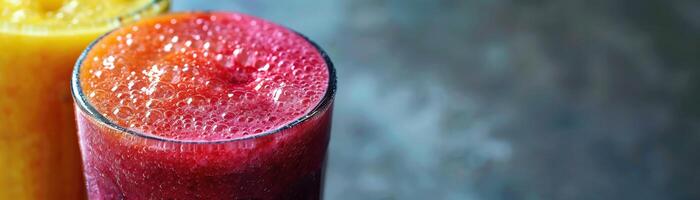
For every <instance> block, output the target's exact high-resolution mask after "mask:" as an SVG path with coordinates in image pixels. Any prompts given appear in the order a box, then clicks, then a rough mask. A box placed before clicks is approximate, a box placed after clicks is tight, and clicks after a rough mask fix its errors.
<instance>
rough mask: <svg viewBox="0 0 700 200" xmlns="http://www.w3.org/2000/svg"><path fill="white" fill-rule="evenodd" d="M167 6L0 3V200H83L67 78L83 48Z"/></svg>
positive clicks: (116, 0)
mask: <svg viewBox="0 0 700 200" xmlns="http://www.w3.org/2000/svg"><path fill="white" fill-rule="evenodd" d="M169 5H170V1H167V0H155V1H154V0H128V1H125V0H109V1H87V0H71V1H0V50H2V53H0V163H2V170H0V199H84V198H85V190H84V189H85V187H84V180H83V175H82V174H83V173H82V170H81V169H82V165H81V162H80V154H79V150H78V142H77V141H78V138H77V134H76V124H75V116H74V115H73V102H72V101H71V95H70V87H69V85H70V73H71V70H72V68H73V65H74V63H75V60H76V59H77V58H78V56H79V55H80V53H81V52H82V51H83V50H84V49H85V47H87V46H88V44H89V43H90V42H91V41H93V40H94V39H96V38H97V37H99V36H100V35H102V34H104V33H105V32H107V31H109V30H111V29H114V28H116V27H118V26H120V25H121V24H124V23H126V22H129V21H133V20H137V19H140V18H144V17H148V16H152V15H156V14H158V13H162V12H165V11H167V10H168V7H169Z"/></svg>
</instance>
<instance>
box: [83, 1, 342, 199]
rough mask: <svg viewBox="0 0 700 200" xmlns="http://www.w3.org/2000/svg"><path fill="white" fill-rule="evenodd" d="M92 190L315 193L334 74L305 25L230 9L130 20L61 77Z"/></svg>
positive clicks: (101, 194)
mask: <svg viewBox="0 0 700 200" xmlns="http://www.w3.org/2000/svg"><path fill="white" fill-rule="evenodd" d="M71 89H72V93H73V98H74V100H75V107H76V109H75V110H76V115H77V121H78V132H79V138H80V149H81V152H82V155H83V163H84V170H85V176H86V182H87V190H88V195H89V197H91V198H95V199H153V198H166V199H188V198H198V199H214V198H216V199H218V198H225V199H233V198H242V199H320V198H321V195H322V191H323V179H324V170H325V162H326V154H327V147H328V142H329V138H330V127H331V116H332V109H333V108H332V107H333V99H334V94H335V90H336V76H335V70H334V68H333V65H332V63H331V61H330V59H329V58H328V56H327V55H326V54H325V53H324V52H323V50H322V49H321V48H319V47H318V46H317V45H316V44H314V43H313V42H311V41H310V40H308V39H307V38H306V37H304V36H302V35H300V34H299V33H296V32H294V31H292V30H289V29H287V28H285V27H282V26H279V25H276V24H274V23H271V22H268V21H265V20H262V19H259V18H256V17H252V16H248V15H244V14H238V13H226V12H185V13H173V14H168V15H163V16H159V17H155V18H150V19H146V20H141V21H138V22H136V23H133V24H131V25H128V26H125V27H122V28H119V29H117V30H115V31H113V32H110V33H108V34H106V35H104V36H102V37H101V38H100V39H98V40H97V41H95V42H94V43H93V44H91V45H90V46H89V47H88V49H87V50H85V51H84V52H83V54H82V55H81V57H80V59H79V60H78V62H77V63H76V66H75V68H74V71H73V77H72V81H71Z"/></svg>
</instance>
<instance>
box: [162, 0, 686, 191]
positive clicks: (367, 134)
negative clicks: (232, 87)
mask: <svg viewBox="0 0 700 200" xmlns="http://www.w3.org/2000/svg"><path fill="white" fill-rule="evenodd" d="M174 9H175V10H191V9H214V10H231V11H239V12H244V13H249V14H252V15H257V16H260V17H263V18H266V19H269V20H271V21H274V22H277V23H279V24H282V25H285V26H288V27H291V28H293V29H295V30H297V31H299V32H301V33H303V34H305V35H307V36H309V37H310V38H312V39H313V40H315V41H316V42H318V43H319V44H320V45H321V46H322V47H323V48H325V49H326V51H327V52H328V53H329V54H330V57H331V58H332V60H333V61H334V62H335V65H336V68H337V70H338V75H339V80H338V82H339V89H338V95H337V96H336V104H335V113H334V114H335V115H334V122H333V123H334V124H333V133H332V134H333V137H332V141H331V147H330V162H329V165H328V171H327V182H326V194H325V196H326V199H467V200H471V199H494V200H495V199H498V200H500V199H514V200H518V199H524V200H538V199H563V200H568V199H571V200H574V199H582V200H584V199H585V200H588V199H638V200H644V199H700V120H699V119H700V106H698V105H700V104H699V103H700V98H699V97H700V76H699V75H700V60H699V59H698V58H699V57H700V51H699V50H700V42H699V39H698V38H699V37H698V36H700V2H699V1H694V0H685V1H684V0H580V1H578V0H558V1H554V0H512V1H507V0H463V1H460V0H450V1H447V0H443V1H430V0H424V1H406V0H383V1H371V0H345V1H343V0H323V1H310V0H296V1H279V0H278V1H272V0H228V1H226V0H208V1H185V0H176V1H175V3H174Z"/></svg>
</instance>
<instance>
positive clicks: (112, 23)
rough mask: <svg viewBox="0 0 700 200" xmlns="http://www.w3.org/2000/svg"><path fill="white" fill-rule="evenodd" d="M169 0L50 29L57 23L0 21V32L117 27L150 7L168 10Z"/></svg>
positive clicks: (153, 1)
mask: <svg viewBox="0 0 700 200" xmlns="http://www.w3.org/2000/svg"><path fill="white" fill-rule="evenodd" d="M170 3H171V0H150V1H149V2H148V3H146V4H144V5H142V6H139V7H138V8H137V9H134V10H132V11H131V12H126V13H124V14H119V15H115V16H113V17H109V18H105V19H103V20H98V21H88V22H85V23H78V24H68V25H61V27H60V28H56V29H52V28H54V27H57V26H59V25H57V24H41V23H39V24H22V23H10V22H0V33H21V34H28V35H45V34H49V33H50V34H61V33H71V32H74V31H75V30H74V29H75V28H76V27H80V29H78V31H87V30H95V29H100V28H106V29H107V30H109V29H113V28H116V27H119V25H120V24H122V23H123V22H125V21H129V20H135V19H138V18H139V17H140V15H141V14H144V13H146V12H148V11H149V10H151V9H154V10H159V11H163V10H168V8H169V7H170ZM163 4H164V6H163V7H162V8H161V7H160V6H161V5H163Z"/></svg>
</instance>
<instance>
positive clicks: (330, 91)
mask: <svg viewBox="0 0 700 200" xmlns="http://www.w3.org/2000/svg"><path fill="white" fill-rule="evenodd" d="M182 13H196V12H176V13H174V14H182ZM201 13H210V12H209V11H206V12H201ZM229 13H230V12H229ZM170 14H173V13H170ZM236 14H239V15H245V14H242V13H236ZM255 18H257V17H255ZM265 21H267V20H265ZM270 23H273V24H275V25H277V26H280V27H282V28H285V29H287V30H289V31H291V32H293V33H295V34H296V35H298V36H300V37H301V38H303V39H304V40H305V41H306V42H308V43H309V44H311V45H312V46H313V47H314V48H315V49H316V51H317V52H318V53H319V54H320V55H321V57H322V58H323V60H324V62H325V64H326V67H327V69H328V83H327V87H326V91H325V94H324V95H323V98H321V100H320V101H319V102H318V103H317V104H316V106H314V107H313V109H311V110H310V111H308V112H307V113H306V114H304V115H302V116H301V117H298V118H296V119H294V120H292V121H291V122H288V123H286V124H285V125H283V126H280V127H278V128H276V129H270V130H268V131H265V132H262V133H257V134H252V135H248V136H245V137H237V138H232V139H224V140H212V141H204V140H202V141H198V140H177V139H171V138H166V137H159V136H156V135H153V134H146V133H143V132H141V131H136V130H132V129H129V128H125V127H123V126H121V125H118V124H116V123H114V122H112V121H111V120H109V119H108V118H107V117H105V116H104V115H102V114H101V113H100V112H99V111H97V109H96V108H95V107H94V106H93V105H92V104H91V103H90V102H89V101H88V100H87V98H85V94H84V93H83V89H82V86H81V84H80V68H81V67H82V63H83V61H84V60H85V59H86V57H87V54H88V52H90V50H92V48H93V47H94V46H95V45H96V44H97V43H98V42H99V41H101V40H102V39H103V38H104V37H105V36H107V35H109V34H111V33H112V32H114V30H112V31H109V32H107V33H105V34H103V35H101V36H100V37H98V38H97V39H95V40H94V41H93V42H92V43H90V45H88V46H87V48H85V50H83V52H82V53H81V54H80V56H79V57H78V60H77V61H76V63H75V65H74V66H73V72H72V73H71V84H70V87H71V96H72V97H73V101H74V102H75V104H76V105H77V107H78V108H79V109H80V111H81V112H82V113H85V114H87V116H88V117H89V118H92V119H94V121H96V122H98V123H100V124H102V125H104V126H106V127H108V128H111V129H114V130H116V131H118V132H121V133H126V134H129V135H132V136H135V137H139V138H143V139H147V140H156V141H159V142H171V143H181V144H224V143H232V142H239V141H248V140H253V139H256V138H261V137H265V136H269V135H274V134H276V133H279V132H282V131H284V130H287V129H290V128H293V127H295V126H297V125H300V124H302V123H304V122H306V121H308V120H309V119H311V118H313V117H315V116H318V115H320V114H322V113H324V112H325V111H326V110H327V108H328V107H329V106H331V104H332V103H333V101H334V99H335V93H336V89H337V86H336V84H337V80H336V79H337V77H336V71H335V67H334V65H333V62H331V59H330V57H329V56H328V54H327V53H326V51H325V50H323V48H321V47H320V46H319V45H318V44H317V43H316V42H314V41H313V40H311V39H309V38H308V37H306V36H305V35H303V34H301V33H299V32H297V31H295V30H293V29H291V28H288V27H286V26H282V25H279V24H277V23H274V22H270ZM76 114H77V113H76Z"/></svg>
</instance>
